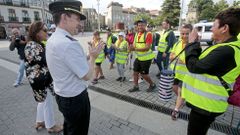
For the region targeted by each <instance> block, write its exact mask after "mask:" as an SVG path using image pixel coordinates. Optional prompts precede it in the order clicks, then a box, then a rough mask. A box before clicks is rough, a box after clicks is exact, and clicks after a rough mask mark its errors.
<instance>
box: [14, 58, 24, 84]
mask: <svg viewBox="0 0 240 135" xmlns="http://www.w3.org/2000/svg"><path fill="white" fill-rule="evenodd" d="M24 69H25V65H24V60H21V59H20V64H19V69H18V75H17V80H16V81H15V83H16V84H20V83H21V82H22V80H23V76H24Z"/></svg>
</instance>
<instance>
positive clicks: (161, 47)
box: [158, 30, 171, 52]
mask: <svg viewBox="0 0 240 135" xmlns="http://www.w3.org/2000/svg"><path fill="white" fill-rule="evenodd" d="M170 32H171V30H170V31H167V32H164V31H163V32H162V33H161V35H160V39H159V43H158V51H159V52H165V51H166V49H167V46H168V41H167V36H168V35H169V33H170Z"/></svg>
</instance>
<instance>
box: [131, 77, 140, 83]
mask: <svg viewBox="0 0 240 135" xmlns="http://www.w3.org/2000/svg"><path fill="white" fill-rule="evenodd" d="M129 82H133V78H131V79H129ZM142 82H143V79H142V78H139V79H138V83H142Z"/></svg>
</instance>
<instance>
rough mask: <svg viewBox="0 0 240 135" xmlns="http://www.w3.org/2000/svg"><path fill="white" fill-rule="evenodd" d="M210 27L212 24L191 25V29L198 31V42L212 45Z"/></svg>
mask: <svg viewBox="0 0 240 135" xmlns="http://www.w3.org/2000/svg"><path fill="white" fill-rule="evenodd" d="M212 26H213V22H202V23H196V24H194V25H193V27H194V28H197V30H198V35H199V37H200V42H206V43H207V44H208V45H212V31H211V28H212Z"/></svg>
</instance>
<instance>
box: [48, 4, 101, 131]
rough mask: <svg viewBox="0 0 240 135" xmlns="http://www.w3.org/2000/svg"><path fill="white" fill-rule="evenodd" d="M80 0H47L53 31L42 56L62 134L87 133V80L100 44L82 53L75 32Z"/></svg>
mask: <svg viewBox="0 0 240 135" xmlns="http://www.w3.org/2000/svg"><path fill="white" fill-rule="evenodd" d="M81 7H82V3H81V2H80V1H56V2H53V3H50V5H49V10H50V11H51V13H52V14H53V20H54V23H55V24H56V26H57V28H56V31H55V32H54V33H53V34H52V36H51V37H50V38H49V40H48V41H47V45H46V59H47V64H48V67H49V71H50V73H51V75H52V77H53V81H54V91H55V93H56V101H57V104H58V108H59V110H60V111H61V112H62V114H63V116H64V135H87V134H88V128H89V118H90V102H89V97H88V92H87V82H86V81H87V80H89V79H90V78H91V76H92V75H93V69H94V64H95V59H96V58H97V56H98V54H99V53H100V51H102V49H103V46H102V44H101V46H100V47H98V48H97V49H92V48H91V47H90V46H89V56H90V59H89V61H87V57H86V55H85V54H84V51H83V48H82V47H81V46H80V45H79V42H78V41H77V40H76V39H74V38H73V35H75V34H78V30H79V29H78V28H79V27H80V24H81V23H80V21H81V20H85V19H86V17H85V16H84V15H83V14H82V13H81Z"/></svg>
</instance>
